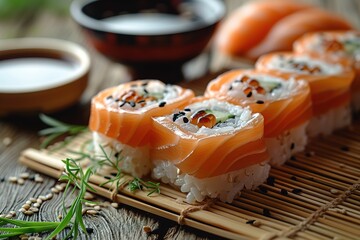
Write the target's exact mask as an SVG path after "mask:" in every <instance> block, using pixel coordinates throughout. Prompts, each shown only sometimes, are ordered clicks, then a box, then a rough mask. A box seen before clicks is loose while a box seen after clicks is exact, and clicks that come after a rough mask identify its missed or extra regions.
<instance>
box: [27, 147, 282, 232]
mask: <svg viewBox="0 0 360 240" xmlns="http://www.w3.org/2000/svg"><path fill="white" fill-rule="evenodd" d="M29 152H30V155H31V156H36V157H37V159H36V161H34V160H33V159H30V158H27V157H25V156H22V157H21V158H20V162H21V163H23V164H24V165H26V166H28V167H30V168H32V169H35V170H36V171H38V172H41V173H43V174H46V175H49V176H51V177H54V178H59V177H60V175H61V174H62V172H63V169H64V167H63V166H61V167H60V169H55V168H52V167H47V166H46V165H43V164H44V161H46V163H48V162H49V161H54V159H51V158H48V157H45V158H43V159H42V158H41V157H40V158H39V155H36V154H33V150H26V152H24V154H25V155H26V153H29ZM40 162H41V163H40ZM50 165H51V166H59V165H57V164H54V163H52V164H50ZM105 180H106V179H101V178H100V177H98V176H92V177H91V179H90V186H92V187H93V188H94V189H95V190H96V194H98V195H100V196H102V197H105V198H108V199H112V198H113V197H112V193H111V191H109V190H107V189H105V188H103V187H99V185H100V184H101V183H103V182H105ZM104 187H109V186H106V185H105V186H104ZM121 193H122V194H117V195H116V197H115V200H116V202H119V203H124V204H126V205H129V206H132V207H135V208H139V209H141V210H144V211H148V212H151V213H153V214H155V215H159V216H162V217H165V218H168V219H170V220H173V221H177V220H178V218H179V215H180V214H181V212H182V211H184V210H185V209H186V208H187V207H189V205H184V204H178V203H176V201H174V200H172V199H169V198H167V197H164V196H162V195H158V196H156V197H149V196H147V193H145V192H142V191H139V192H138V193H135V194H133V193H130V192H129V190H127V189H124V190H121ZM124 194H128V195H131V196H132V198H131V197H128V196H125V195H124ZM129 199H133V200H134V201H129ZM136 199H137V201H135V200H136ZM144 202H145V203H148V204H145V203H144ZM154 205H155V206H157V207H155V206H154ZM149 206H152V208H149ZM163 209H166V210H168V211H171V212H175V213H177V214H178V215H175V216H176V218H174V216H173V215H172V214H168V213H169V212H168V211H163ZM160 210H162V211H160ZM160 212H161V214H160ZM189 218H191V219H195V220H196V221H197V222H198V223H199V224H198V225H197V224H194V222H195V221H193V220H191V221H190V219H189ZM183 223H184V224H185V225H188V226H190V227H194V228H198V229H201V230H205V228H203V227H201V228H199V227H197V226H200V225H201V224H206V225H207V226H208V227H207V228H206V229H208V228H209V226H210V227H211V230H209V231H208V230H205V231H208V232H210V233H212V234H215V235H219V236H226V237H227V238H230V239H238V238H239V237H250V238H255V239H271V238H273V237H275V236H276V234H274V233H271V232H267V231H264V230H262V229H259V228H256V227H253V226H251V225H249V224H246V223H242V222H238V221H234V220H231V219H228V218H226V217H223V216H220V215H217V214H214V213H212V212H209V211H205V210H202V211H201V212H200V211H199V212H191V213H188V214H187V216H186V218H185V220H184V222H183ZM201 226H202V225H201ZM218 229H222V230H227V232H228V233H237V234H238V235H234V234H228V235H222V234H223V232H222V231H217V230H218ZM235 236H236V237H235ZM234 237H235V238H234Z"/></svg>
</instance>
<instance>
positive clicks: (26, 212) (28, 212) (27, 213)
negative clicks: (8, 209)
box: [24, 210, 34, 216]
mask: <svg viewBox="0 0 360 240" xmlns="http://www.w3.org/2000/svg"><path fill="white" fill-rule="evenodd" d="M24 214H25V215H28V216H30V215H33V214H34V213H33V212H32V211H30V210H28V211H25V212H24Z"/></svg>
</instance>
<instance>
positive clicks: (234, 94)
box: [205, 70, 312, 166]
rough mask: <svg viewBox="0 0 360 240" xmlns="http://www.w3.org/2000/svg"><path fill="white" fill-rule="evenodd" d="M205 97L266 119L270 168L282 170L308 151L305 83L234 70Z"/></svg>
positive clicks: (309, 113) (210, 86)
mask: <svg viewBox="0 0 360 240" xmlns="http://www.w3.org/2000/svg"><path fill="white" fill-rule="evenodd" d="M205 96H207V97H213V98H217V99H220V100H225V101H229V102H231V103H233V104H236V105H240V106H243V107H246V106H249V107H250V108H251V110H252V111H253V112H258V113H261V114H262V115H263V116H264V125H265V130H264V137H265V141H266V144H267V147H268V151H269V154H270V157H271V160H270V164H271V165H273V166H279V165H281V164H283V163H284V162H285V161H286V160H288V159H290V157H291V156H292V155H294V154H295V153H297V152H300V151H303V150H304V149H305V146H306V144H307V135H306V128H307V126H308V123H309V121H310V119H311V116H312V108H311V96H310V88H309V85H308V83H307V82H306V81H304V80H299V81H297V80H295V78H292V77H291V78H282V77H279V76H275V75H273V74H270V73H261V72H258V71H256V70H233V71H229V72H226V73H224V74H222V75H220V76H219V77H218V78H216V79H215V80H213V81H211V82H210V83H209V84H208V86H207V89H206V92H205Z"/></svg>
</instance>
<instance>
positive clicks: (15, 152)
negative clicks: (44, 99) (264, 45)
mask: <svg viewBox="0 0 360 240" xmlns="http://www.w3.org/2000/svg"><path fill="white" fill-rule="evenodd" d="M67 2H68V3H69V2H70V1H67ZM225 2H226V4H227V6H228V8H227V9H228V11H230V10H232V9H234V8H235V7H237V6H239V5H240V4H242V3H244V2H246V1H244V0H242V1H238V0H226V1H225ZM306 2H309V3H312V4H316V5H319V6H321V7H324V8H326V9H329V10H331V11H334V12H337V13H339V14H341V15H342V16H344V17H346V18H347V19H348V20H349V21H350V22H351V23H353V24H354V26H356V27H357V28H360V19H359V12H360V1H358V0H344V1H339V0H317V1H313V0H308V1H306ZM13 37H51V38H60V39H66V40H70V41H73V42H77V43H79V44H81V45H83V46H84V47H85V48H87V49H88V51H89V52H90V54H91V59H92V66H93V67H92V72H91V76H90V81H89V86H88V88H87V90H86V92H85V93H84V95H83V97H82V99H81V101H80V102H79V104H77V105H76V106H73V107H71V108H69V109H66V110H64V111H61V112H57V113H54V114H52V116H53V117H55V118H57V119H60V120H63V121H66V122H71V123H77V124H87V121H88V117H89V100H90V98H91V97H92V96H93V95H94V94H95V93H97V92H98V91H99V90H101V89H104V88H106V87H110V86H113V85H115V84H119V83H121V82H125V81H128V80H129V75H128V74H127V72H126V69H125V68H124V66H122V65H120V64H118V63H113V62H111V61H109V60H107V59H105V58H104V57H102V56H101V55H99V54H98V53H96V52H95V51H94V50H93V49H92V48H91V47H90V46H89V45H88V44H87V43H86V42H85V40H84V39H83V37H82V35H81V33H80V31H79V28H78V26H77V25H76V24H75V23H74V21H73V20H72V19H71V18H70V17H69V16H68V15H57V14H55V13H53V12H49V11H38V12H36V13H33V12H25V13H23V14H21V15H19V16H16V17H15V18H13V19H8V20H6V19H4V20H1V21H0V38H1V39H5V38H13ZM217 56H218V55H217V54H216V53H214V57H213V63H212V67H213V69H220V68H222V67H223V64H225V63H223V62H221V61H219V58H218V57H217ZM194 64H195V62H194ZM210 79H211V78H210ZM208 80H209V78H203V79H202V81H199V82H196V83H195V84H193V85H192V86H196V89H197V90H198V93H201V91H202V89H203V87H204V84H206V82H207V81H208ZM184 84H185V86H186V85H187V84H188V83H184ZM44 127H45V126H44V125H43V124H42V123H41V122H40V121H39V120H38V118H37V116H36V115H26V116H5V117H1V118H0V180H1V179H2V178H5V179H7V178H8V177H10V176H17V175H19V174H20V173H22V172H25V171H26V172H31V173H34V172H32V171H31V170H29V169H26V167H24V166H23V165H21V164H19V163H18V158H19V155H20V152H21V151H22V150H24V149H26V148H29V147H34V148H37V147H38V146H39V143H40V141H39V138H38V135H37V131H38V130H40V129H42V128H44ZM4 138H10V139H12V143H11V144H10V145H9V146H5V145H4V144H3V139H4ZM44 178H45V181H44V183H34V182H32V181H26V182H25V184H24V185H22V186H20V185H14V184H10V183H9V182H7V181H4V182H2V181H0V200H1V201H0V214H1V213H7V212H9V211H10V210H15V211H16V210H17V209H19V208H20V207H21V205H23V204H24V203H25V201H26V200H27V199H28V198H30V197H33V196H39V195H42V194H45V193H48V192H49V191H50V188H51V187H52V186H54V185H55V184H56V181H55V180H54V179H52V178H47V177H44ZM60 212H61V206H60V197H55V198H54V199H53V200H51V201H49V202H47V203H45V204H44V205H43V206H42V207H41V210H40V213H39V214H36V215H34V216H32V217H24V216H23V215H19V216H18V218H19V219H31V220H56V216H57V213H60ZM86 224H87V226H88V227H91V228H94V233H93V234H92V235H91V239H148V238H149V239H213V238H215V236H212V235H210V234H207V233H204V232H201V231H197V230H194V229H191V228H187V227H182V226H179V225H177V224H176V223H173V222H170V221H167V220H165V219H163V218H159V217H156V216H154V215H151V214H148V213H146V212H142V211H139V210H136V209H133V208H130V207H127V206H121V208H120V209H117V210H116V209H113V208H108V209H104V210H103V211H101V214H99V215H97V216H94V217H86ZM145 225H149V226H151V227H152V228H153V229H156V230H155V232H154V234H153V235H150V236H147V235H146V234H145V233H144V232H143V230H142V227H143V226H145ZM216 238H218V237H216ZM80 239H85V238H84V236H83V235H81V237H80Z"/></svg>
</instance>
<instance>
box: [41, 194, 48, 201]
mask: <svg viewBox="0 0 360 240" xmlns="http://www.w3.org/2000/svg"><path fill="white" fill-rule="evenodd" d="M39 199H40V200H42V201H46V200H47V198H46V197H45V196H42V195H41V196H39Z"/></svg>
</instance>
